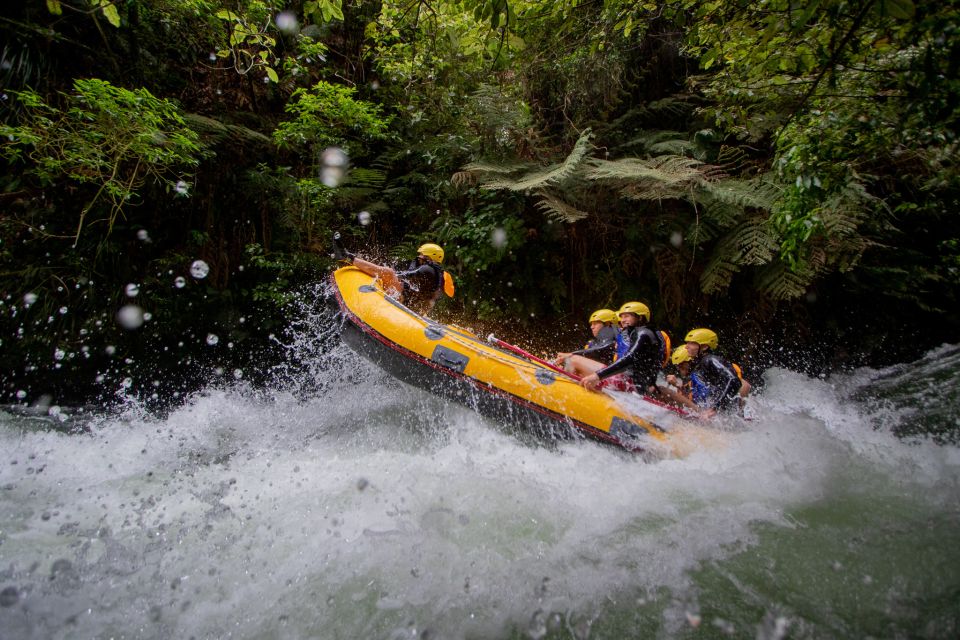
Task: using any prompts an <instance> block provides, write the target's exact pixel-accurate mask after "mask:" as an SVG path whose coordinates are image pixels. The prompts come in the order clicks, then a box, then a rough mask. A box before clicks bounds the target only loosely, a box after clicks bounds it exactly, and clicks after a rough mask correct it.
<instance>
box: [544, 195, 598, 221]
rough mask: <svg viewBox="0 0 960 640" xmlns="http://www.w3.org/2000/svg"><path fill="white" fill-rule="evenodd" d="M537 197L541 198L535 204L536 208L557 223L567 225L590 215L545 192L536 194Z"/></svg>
mask: <svg viewBox="0 0 960 640" xmlns="http://www.w3.org/2000/svg"><path fill="white" fill-rule="evenodd" d="M537 195H539V196H540V197H541V200H540V201H539V202H537V208H538V209H540V210H541V211H545V212H546V213H547V215H549V216H550V217H551V218H553V219H554V220H556V221H557V222H566V223H568V224H569V223H573V222H576V221H577V220H583V219H584V218H586V217H588V216H589V215H590V214H588V213H586V212H584V211H581V210H579V209H577V208H576V207H574V206H572V205H570V204H568V203H566V202H564V201H563V200H561V199H560V198H558V197H556V196H554V195H552V194H550V193H547V192H546V191H541V192H538V193H537Z"/></svg>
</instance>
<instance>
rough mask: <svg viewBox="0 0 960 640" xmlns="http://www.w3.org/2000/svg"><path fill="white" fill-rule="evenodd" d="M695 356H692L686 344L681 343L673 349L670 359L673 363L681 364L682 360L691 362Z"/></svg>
mask: <svg viewBox="0 0 960 640" xmlns="http://www.w3.org/2000/svg"><path fill="white" fill-rule="evenodd" d="M691 360H693V358H691V357H690V352H689V351H687V346H686V345H681V346H679V347H677V348H676V349H674V350H673V353H672V354H670V361H671V362H672V363H673V364H680V363H681V362H690V361H691Z"/></svg>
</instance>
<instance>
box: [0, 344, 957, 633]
mask: <svg viewBox="0 0 960 640" xmlns="http://www.w3.org/2000/svg"><path fill="white" fill-rule="evenodd" d="M305 335H306V333H305V334H304V336H305ZM304 336H301V338H302V339H303V340H306V338H305V337H304ZM303 347H304V345H303V344H301V345H299V346H298V347H297V348H303ZM321 351H323V353H318V354H317V355H316V357H315V358H314V359H313V361H312V362H310V359H309V358H308V359H307V361H308V364H309V366H307V367H306V368H300V369H298V371H297V372H296V373H290V374H288V375H286V376H278V378H277V382H276V383H275V384H273V385H270V386H268V388H267V389H266V390H265V389H263V388H258V389H253V388H250V387H247V386H245V385H244V384H242V383H239V382H238V383H236V384H232V385H229V386H219V387H210V388H207V389H205V390H204V391H203V392H202V393H198V394H195V395H193V396H192V397H191V398H189V400H188V401H186V402H185V403H183V404H182V405H180V406H178V407H177V408H175V409H173V410H170V411H169V412H166V413H164V414H162V415H160V416H158V415H154V414H151V413H149V412H147V411H146V410H144V409H143V407H142V406H141V405H140V404H138V403H137V402H136V401H135V400H134V399H130V400H129V401H128V402H127V403H126V404H125V405H124V406H123V407H121V408H120V409H119V410H117V409H113V410H111V411H109V412H107V411H105V410H104V411H99V410H96V409H94V410H92V411H89V410H88V411H87V412H85V413H82V414H78V415H72V416H69V415H68V413H67V412H65V411H64V412H61V413H60V414H59V415H53V416H49V415H46V416H34V415H29V414H27V413H24V412H19V411H14V410H12V409H8V410H6V411H2V412H0V637H2V638H5V639H7V638H38V639H39V638H44V639H46V638H191V637H195V638H258V639H261V638H322V639H327V638H330V639H333V638H342V639H356V638H384V639H399V638H436V639H439V638H533V639H535V640H536V639H540V638H579V639H585V638H594V639H600V638H609V639H620V638H688V637H689V638H726V637H736V638H744V637H746V638H763V639H769V638H788V637H789V638H832V637H857V638H862V637H877V638H896V637H904V638H906V637H919V638H954V637H957V636H958V635H960V545H958V544H957V541H958V540H960V450H958V448H957V446H956V444H951V438H949V437H946V438H944V437H943V436H942V433H947V434H949V433H951V432H952V433H956V432H957V429H958V426H960V422H958V421H960V408H958V402H957V399H958V388H960V383H958V377H960V349H958V348H956V347H950V346H945V347H942V348H940V349H938V350H935V351H934V352H932V353H930V354H928V355H927V356H926V357H925V358H923V359H922V360H921V361H919V362H917V363H911V364H907V365H903V366H901V367H894V368H891V369H888V370H884V371H873V370H861V371H857V372H855V373H852V374H847V375H842V376H835V377H830V378H827V379H811V378H808V377H805V376H803V375H800V374H797V373H793V372H790V371H788V370H784V369H772V370H769V371H768V372H767V373H766V375H765V384H764V389H763V393H762V395H761V396H759V397H757V398H755V399H754V400H753V401H752V402H753V405H752V410H753V413H754V415H755V419H754V420H753V421H752V422H751V423H750V424H749V426H748V428H747V429H746V430H742V431H735V432H729V433H727V432H724V433H723V434H722V436H723V437H722V438H720V439H719V440H720V441H719V442H718V443H717V444H716V445H715V446H711V447H709V448H706V449H704V450H698V451H696V452H694V453H693V454H691V455H689V456H688V457H685V458H683V459H664V460H659V461H654V462H650V461H643V460H642V459H640V458H638V457H637V456H635V455H630V454H627V453H625V452H622V451H619V450H616V449H614V448H611V447H609V446H604V445H600V444H596V443H592V442H586V441H566V442H543V441H540V440H537V439H535V438H533V437H530V436H529V435H527V434H526V433H525V431H524V429H523V427H522V425H512V426H510V425H506V426H505V425H500V424H497V423H494V422H490V421H487V420H485V419H482V418H480V417H478V416H477V415H476V414H474V413H472V412H471V411H469V410H467V409H465V408H462V407H460V406H457V405H453V404H449V403H446V402H444V401H441V400H439V399H437V398H435V397H433V396H431V395H429V394H427V393H425V392H422V391H419V390H417V389H414V388H411V387H408V386H406V385H404V384H402V383H400V382H397V381H395V380H393V379H391V378H388V377H386V376H385V375H384V374H382V373H381V372H379V371H378V370H377V369H375V368H373V367H372V366H371V365H369V364H367V363H365V362H363V361H361V360H359V359H358V358H357V357H356V356H354V355H353V354H352V353H351V352H349V351H348V350H347V349H346V348H345V347H343V346H342V345H339V346H338V345H336V344H335V343H334V344H333V345H332V346H328V347H325V348H324V349H323V350H321ZM931 421H932V422H933V423H936V424H937V425H939V427H938V428H939V429H940V431H938V430H937V429H935V428H931V427H930V425H929V423H930V422H931ZM916 425H924V426H923V428H922V429H917V428H914V427H916ZM932 432H936V433H940V434H941V435H940V436H937V437H931V436H929V435H924V434H929V433H932ZM918 433H919V434H920V435H918ZM954 440H955V439H954Z"/></svg>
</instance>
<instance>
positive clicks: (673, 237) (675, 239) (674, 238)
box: [670, 231, 683, 249]
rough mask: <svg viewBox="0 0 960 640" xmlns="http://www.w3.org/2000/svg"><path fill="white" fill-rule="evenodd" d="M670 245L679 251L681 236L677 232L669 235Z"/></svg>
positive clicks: (681, 241) (681, 242)
mask: <svg viewBox="0 0 960 640" xmlns="http://www.w3.org/2000/svg"><path fill="white" fill-rule="evenodd" d="M670 244H672V245H673V246H674V248H676V249H679V248H680V245H681V244H683V234H682V233H680V232H679V231H674V232H673V233H671V234H670Z"/></svg>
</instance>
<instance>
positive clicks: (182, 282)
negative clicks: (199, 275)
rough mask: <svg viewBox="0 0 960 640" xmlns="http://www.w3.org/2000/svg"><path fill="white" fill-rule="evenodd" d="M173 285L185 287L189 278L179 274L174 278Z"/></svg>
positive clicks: (180, 287)
mask: <svg viewBox="0 0 960 640" xmlns="http://www.w3.org/2000/svg"><path fill="white" fill-rule="evenodd" d="M173 286H175V287H176V288H177V289H183V288H184V287H185V286H187V279H186V278H184V277H183V276H177V277H176V278H174V279H173Z"/></svg>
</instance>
